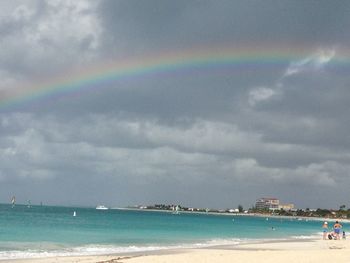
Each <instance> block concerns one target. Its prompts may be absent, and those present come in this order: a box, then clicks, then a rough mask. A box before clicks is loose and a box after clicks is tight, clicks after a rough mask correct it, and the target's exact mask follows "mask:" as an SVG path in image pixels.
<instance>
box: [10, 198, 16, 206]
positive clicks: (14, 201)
mask: <svg viewBox="0 0 350 263" xmlns="http://www.w3.org/2000/svg"><path fill="white" fill-rule="evenodd" d="M11 204H12V207H14V206H15V204H16V197H15V196H12V199H11Z"/></svg>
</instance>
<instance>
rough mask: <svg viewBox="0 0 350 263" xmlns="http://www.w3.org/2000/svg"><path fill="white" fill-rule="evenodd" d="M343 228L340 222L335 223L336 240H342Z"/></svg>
mask: <svg viewBox="0 0 350 263" xmlns="http://www.w3.org/2000/svg"><path fill="white" fill-rule="evenodd" d="M342 227H343V226H342V225H341V224H340V223H339V222H338V221H335V224H334V226H333V230H334V234H335V239H337V240H340V229H341V228H342Z"/></svg>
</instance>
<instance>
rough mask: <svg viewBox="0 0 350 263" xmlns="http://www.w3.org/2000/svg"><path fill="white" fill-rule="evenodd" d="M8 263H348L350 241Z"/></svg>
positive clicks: (260, 245) (285, 243)
mask: <svg viewBox="0 0 350 263" xmlns="http://www.w3.org/2000/svg"><path fill="white" fill-rule="evenodd" d="M6 262H16V263H19V262H21V263H32V262H38V263H44V262H45V263H46V262H64V263H68V262H79V263H91V262H100V263H102V262H104V263H107V262H111V263H112V262H114V263H116V262H119V263H121V262H123V263H151V262H152V263H186V262H203V263H206V262H208V263H209V262H211V263H229V262H234V263H241V262H242V263H243V262H245V263H246V262H248V263H254V262H259V263H265V262H270V263H277V262H278V263H280V262H288V263H313V262H315V263H316V262H317V263H329V262H337V263H345V262H346V263H349V262H350V240H317V241H303V240H301V241H290V242H265V243H255V244H242V245H238V246H222V247H215V248H206V249H187V250H170V251H163V252H159V253H149V252H147V253H144V254H143V255H142V254H141V255H133V256H120V255H108V256H84V257H53V258H41V259H21V260H19V259H17V260H11V261H6Z"/></svg>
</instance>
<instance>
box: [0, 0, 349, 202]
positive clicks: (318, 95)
mask: <svg viewBox="0 0 350 263" xmlns="http://www.w3.org/2000/svg"><path fill="white" fill-rule="evenodd" d="M349 12H350V2H349V1H346V0H344V1H335V0H334V1H328V0H327V1H321V0H318V1H313V0H310V1H302V0H300V1H283V0H282V1H281V0H266V1H258V0H248V1H247V0H235V1H232V0H229V1H226V0H220V1H206V0H198V1H197V0H190V1H189V0H177V1H172V0H148V1H137V0H124V1H117V0H116V1H107V0H101V1H82V0H79V1H78V0H74V1H63V0H62V1H54V0H52V1H51V0H50V1H34V0H28V1H15V0H11V1H1V2H0V47H1V48H0V96H1V97H0V100H1V102H2V103H4V102H6V100H7V98H8V96H9V95H8V94H16V96H19V97H21V96H22V98H23V102H20V103H17V104H16V105H11V107H9V106H6V105H5V104H4V105H5V106H0V202H2V203H7V202H9V201H10V198H11V196H12V195H16V197H17V201H18V202H19V203H25V202H27V200H31V201H32V203H39V202H40V201H42V202H43V203H46V204H55V205H88V206H95V205H97V204H105V205H108V206H126V205H137V204H153V203H179V204H182V205H185V206H198V207H215V208H228V207H237V205H238V204H242V205H243V206H244V207H249V206H251V205H252V204H254V202H255V200H256V199H257V198H259V197H263V196H273V197H277V198H279V199H281V201H282V202H293V203H295V204H296V205H297V206H298V207H310V208H317V207H328V208H331V207H334V208H338V207H339V205H342V204H345V205H349V206H350V202H349V196H350V195H349V187H350V176H349V175H350V162H349V161H350V136H349V129H350V117H349V116H350V115H349V114H350V111H349V105H350V91H349V88H350V86H349V83H350V74H349V70H350V61H349V55H350V50H349V48H348V46H349V44H350V31H349V28H350V16H349ZM220 47H225V48H228V49H230V50H232V51H235V50H237V53H239V50H242V49H243V50H244V49H245V48H246V52H247V51H249V50H251V51H252V52H256V53H257V54H260V55H263V54H264V52H265V51H267V50H268V51H271V50H272V51H273V50H274V49H276V50H280V51H279V54H282V55H283V54H286V56H285V57H284V59H283V60H280V61H279V62H278V63H272V61H273V59H272V58H270V62H269V59H267V60H266V63H260V64H259V65H258V66H256V67H253V66H252V67H246V68H243V69H242V68H237V67H234V66H231V67H230V65H228V66H222V65H221V66H217V67H216V66H212V67H203V68H201V67H199V68H192V69H191V68H190V69H188V68H187V69H182V70H178V71H176V72H171V71H170V70H169V71H167V72H158V73H152V74H151V73H150V74H144V75H142V76H137V77H132V76H131V77H128V78H121V79H117V80H115V81H109V82H101V83H98V82H96V83H94V84H93V85H94V87H92V88H91V87H90V88H86V89H84V88H81V89H79V90H78V91H76V92H71V93H69V92H68V93H67V94H64V95H62V96H51V97H50V96H48V97H39V98H31V99H29V98H28V97H29V95H26V94H28V93H26V89H27V88H28V87H35V86H36V85H39V83H42V82H43V81H49V82H50V80H55V79H62V76H67V74H68V75H69V74H72V75H73V77H74V74H75V73H74V72H81V71H84V70H86V69H96V65H108V63H111V62H115V61H119V60H120V61H128V59H129V58H135V57H136V58H138V57H139V58H145V57H148V58H149V57H152V55H154V56H157V54H168V53H171V52H173V53H178V54H190V52H189V50H220ZM248 47H249V48H248ZM213 55H214V56H215V54H213ZM214 64H215V63H214ZM53 83H54V82H53ZM21 94H22V95H21ZM23 94H24V95H23ZM26 98H28V99H26Z"/></svg>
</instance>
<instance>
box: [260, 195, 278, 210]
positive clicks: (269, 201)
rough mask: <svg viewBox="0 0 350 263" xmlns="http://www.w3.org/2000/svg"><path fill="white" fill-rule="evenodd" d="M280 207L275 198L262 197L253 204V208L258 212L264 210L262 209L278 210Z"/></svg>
mask: <svg viewBox="0 0 350 263" xmlns="http://www.w3.org/2000/svg"><path fill="white" fill-rule="evenodd" d="M279 205H280V200H278V199H277V198H267V197H263V198H260V199H258V200H256V202H255V208H256V209H258V210H264V209H269V210H275V209H279Z"/></svg>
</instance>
